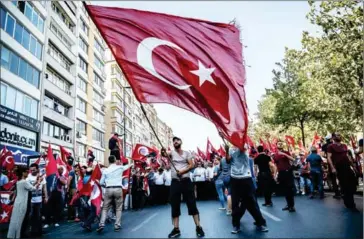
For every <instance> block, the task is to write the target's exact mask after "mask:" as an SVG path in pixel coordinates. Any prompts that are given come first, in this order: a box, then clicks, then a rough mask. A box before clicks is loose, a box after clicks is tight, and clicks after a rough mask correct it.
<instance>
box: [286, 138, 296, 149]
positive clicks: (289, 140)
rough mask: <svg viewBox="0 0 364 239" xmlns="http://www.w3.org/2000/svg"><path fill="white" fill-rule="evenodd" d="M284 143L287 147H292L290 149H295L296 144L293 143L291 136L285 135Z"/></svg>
mask: <svg viewBox="0 0 364 239" xmlns="http://www.w3.org/2000/svg"><path fill="white" fill-rule="evenodd" d="M286 142H287V144H288V146H290V145H291V146H292V148H295V145H296V142H295V141H294V138H293V137H292V136H289V135H286Z"/></svg>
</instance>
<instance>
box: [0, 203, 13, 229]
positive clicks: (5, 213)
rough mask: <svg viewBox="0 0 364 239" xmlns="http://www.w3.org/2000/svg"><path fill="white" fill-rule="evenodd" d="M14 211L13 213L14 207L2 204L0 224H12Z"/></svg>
mask: <svg viewBox="0 0 364 239" xmlns="http://www.w3.org/2000/svg"><path fill="white" fill-rule="evenodd" d="M12 211H13V205H7V204H3V203H1V214H0V224H1V223H8V222H10V217H11V213H12Z"/></svg>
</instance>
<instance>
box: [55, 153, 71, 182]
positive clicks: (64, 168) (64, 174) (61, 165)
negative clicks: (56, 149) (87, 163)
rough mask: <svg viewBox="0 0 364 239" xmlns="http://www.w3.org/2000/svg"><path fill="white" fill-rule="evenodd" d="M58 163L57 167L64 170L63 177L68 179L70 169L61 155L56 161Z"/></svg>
mask: <svg viewBox="0 0 364 239" xmlns="http://www.w3.org/2000/svg"><path fill="white" fill-rule="evenodd" d="M56 163H57V167H62V168H63V175H62V176H64V177H66V178H68V174H69V171H68V167H67V165H66V164H65V162H64V161H63V160H62V159H61V158H60V157H59V155H57V159H56Z"/></svg>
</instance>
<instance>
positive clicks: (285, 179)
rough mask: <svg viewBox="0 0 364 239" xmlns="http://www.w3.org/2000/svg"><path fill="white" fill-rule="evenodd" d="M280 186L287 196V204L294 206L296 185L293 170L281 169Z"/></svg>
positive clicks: (279, 175)
mask: <svg viewBox="0 0 364 239" xmlns="http://www.w3.org/2000/svg"><path fill="white" fill-rule="evenodd" d="M278 181H279V186H280V187H281V189H282V191H283V194H284V196H285V197H286V201H287V206H288V207H294V194H295V192H294V191H295V185H294V178H293V174H292V171H291V170H285V171H279V173H278Z"/></svg>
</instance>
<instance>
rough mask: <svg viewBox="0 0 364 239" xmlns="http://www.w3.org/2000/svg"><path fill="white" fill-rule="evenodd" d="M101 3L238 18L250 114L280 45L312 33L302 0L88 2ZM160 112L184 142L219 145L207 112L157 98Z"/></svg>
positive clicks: (203, 16) (217, 19)
mask: <svg viewBox="0 0 364 239" xmlns="http://www.w3.org/2000/svg"><path fill="white" fill-rule="evenodd" d="M92 4H97V5H103V6H115V7H124V8H134V9H140V10H148V11H154V12H161V13H168V14H172V15H178V16H183V17H192V18H199V19H204V20H209V21H215V22H225V23H227V22H229V21H231V20H232V19H234V18H236V19H237V21H238V22H239V24H240V26H241V28H242V32H241V34H242V39H243V44H244V45H246V46H247V48H244V58H245V61H246V64H247V65H249V66H251V67H247V86H246V93H247V95H246V100H247V103H248V107H249V112H250V117H252V116H253V114H254V113H256V112H257V106H258V100H259V99H260V98H261V96H262V95H263V94H264V93H265V88H270V87H271V86H272V70H273V69H274V67H275V62H278V61H280V60H281V59H282V58H283V56H284V48H285V47H286V46H287V47H289V48H296V49H298V48H300V46H301V36H302V31H308V32H310V33H314V31H316V30H315V28H314V26H312V25H311V24H310V23H309V21H308V20H307V19H306V17H305V16H306V14H307V13H308V11H309V6H308V3H307V2H306V1H291V2H286V1H272V2H268V1H258V2H254V1H242V2H239V1H232V2H219V1H211V2H208V1H204V2H198V1H176V2H172V1H133V2H131V1H114V2H109V1H105V2H92ZM155 108H156V110H157V112H158V116H159V117H160V118H161V119H162V120H163V121H164V122H166V123H167V124H168V125H169V126H170V127H172V129H173V132H174V134H175V135H177V136H179V137H181V138H182V139H183V143H184V145H183V148H184V149H188V150H196V147H197V146H198V147H200V149H202V150H203V151H205V149H206V140H207V137H209V138H210V140H211V142H212V144H213V145H214V146H215V147H218V145H219V144H221V143H222V140H221V139H220V137H219V135H218V134H217V130H216V128H215V126H214V125H213V124H212V123H211V122H210V121H208V120H206V119H205V118H203V117H201V116H199V115H196V114H193V113H191V112H187V111H185V110H181V109H179V108H177V107H174V106H171V105H166V104H155Z"/></svg>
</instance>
